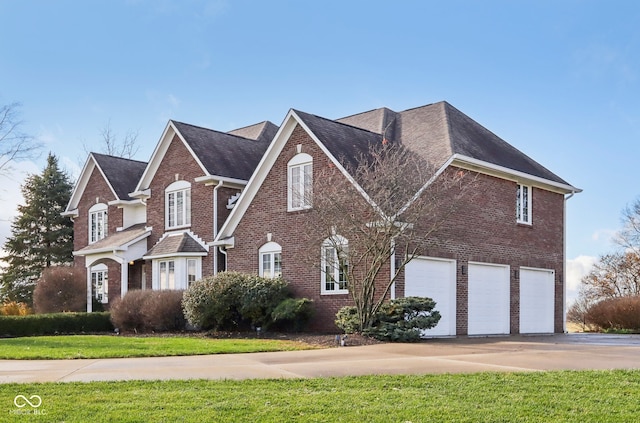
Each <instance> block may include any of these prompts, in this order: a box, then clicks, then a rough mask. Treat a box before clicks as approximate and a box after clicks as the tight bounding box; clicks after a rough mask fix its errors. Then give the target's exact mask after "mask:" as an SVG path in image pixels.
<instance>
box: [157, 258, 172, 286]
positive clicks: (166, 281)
mask: <svg viewBox="0 0 640 423" xmlns="http://www.w3.org/2000/svg"><path fill="white" fill-rule="evenodd" d="M158 277H159V279H160V289H161V290H164V289H176V262H175V261H173V260H164V261H161V262H158Z"/></svg>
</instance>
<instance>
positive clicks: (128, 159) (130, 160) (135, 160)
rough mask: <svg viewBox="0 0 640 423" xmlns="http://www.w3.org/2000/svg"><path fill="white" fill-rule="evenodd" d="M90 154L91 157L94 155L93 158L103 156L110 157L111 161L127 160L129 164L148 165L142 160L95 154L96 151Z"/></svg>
mask: <svg viewBox="0 0 640 423" xmlns="http://www.w3.org/2000/svg"><path fill="white" fill-rule="evenodd" d="M89 154H90V155H92V156H94V157H95V156H101V157H108V158H110V159H118V160H126V161H128V162H136V163H143V164H146V163H147V162H145V161H142V160H137V159H130V158H127V157H120V156H114V155H112V154H104V153H98V152H95V151H92V152H90V153H89Z"/></svg>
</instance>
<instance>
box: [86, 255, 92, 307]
mask: <svg viewBox="0 0 640 423" xmlns="http://www.w3.org/2000/svg"><path fill="white" fill-rule="evenodd" d="M91 288H92V287H91V266H90V265H89V266H87V313H91V312H92V311H93V292H91V291H92V289H91Z"/></svg>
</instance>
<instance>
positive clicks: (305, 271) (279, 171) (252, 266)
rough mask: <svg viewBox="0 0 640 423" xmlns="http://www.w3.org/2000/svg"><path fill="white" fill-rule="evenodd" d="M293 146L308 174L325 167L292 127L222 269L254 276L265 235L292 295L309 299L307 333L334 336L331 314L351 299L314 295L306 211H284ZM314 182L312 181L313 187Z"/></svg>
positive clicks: (316, 249)
mask: <svg viewBox="0 0 640 423" xmlns="http://www.w3.org/2000/svg"><path fill="white" fill-rule="evenodd" d="M298 144H301V145H302V152H303V153H306V154H309V155H311V156H312V157H313V172H314V175H317V174H318V173H319V170H320V169H321V168H323V167H325V166H328V164H329V159H328V157H326V156H325V155H324V153H323V152H322V151H321V150H320V149H319V148H318V146H317V145H316V144H315V142H314V141H313V140H311V138H310V137H309V136H308V135H307V133H306V132H305V131H304V130H303V129H302V128H301V127H299V126H298V127H296V128H295V129H294V131H293V133H292V135H291V137H290V139H289V141H288V142H287V144H286V146H285V147H284V149H283V151H282V153H281V154H280V157H278V158H277V160H276V162H275V164H274V166H273V167H272V169H271V171H270V172H269V174H268V176H267V177H266V179H265V181H264V183H263V185H262V186H261V187H260V189H259V191H258V193H257V195H256V197H255V198H254V200H253V202H252V203H251V205H250V206H249V208H248V210H247V212H246V213H245V214H244V216H243V217H242V219H241V222H240V224H239V225H238V228H237V229H236V232H235V233H234V237H235V247H234V248H231V249H229V250H228V254H229V256H228V259H229V261H228V269H229V270H234V271H242V272H250V273H258V271H259V263H258V249H259V248H260V247H261V246H262V245H263V244H265V243H266V242H268V240H267V234H268V233H271V234H272V238H271V241H274V242H277V243H278V244H280V246H281V247H282V276H283V278H284V279H285V280H286V281H288V282H289V284H290V286H291V287H292V289H293V291H294V294H295V296H296V297H306V298H310V299H312V300H313V301H314V308H315V315H314V318H313V321H312V323H311V325H310V329H311V330H315V331H321V332H336V331H337V328H336V326H335V324H334V321H335V314H336V313H337V311H338V310H339V309H340V308H341V307H343V306H345V305H351V304H352V301H351V298H350V296H349V294H339V295H335V294H333V295H321V294H320V291H321V273H320V270H319V268H317V267H315V266H314V265H313V263H312V260H315V261H316V262H319V260H320V250H321V248H320V244H318V245H316V246H310V245H309V241H308V238H307V237H306V235H305V233H304V229H303V228H304V225H306V224H308V222H309V215H308V212H306V211H295V212H288V211H287V163H288V162H289V160H290V159H291V158H292V157H294V156H295V155H296V154H297V150H296V145H298ZM317 183H318V181H317V180H316V181H314V186H315V185H317ZM353 198H354V200H356V199H357V198H359V197H358V194H355V192H354V196H353ZM343 235H346V234H343ZM347 238H348V236H347ZM313 255H316V256H317V257H315V258H314V257H313ZM310 256H312V257H310ZM388 272H389V269H388V267H387V268H385V269H383V272H382V273H383V274H382V275H381V280H388V278H389V275H388Z"/></svg>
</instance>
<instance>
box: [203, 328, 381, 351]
mask: <svg viewBox="0 0 640 423" xmlns="http://www.w3.org/2000/svg"><path fill="white" fill-rule="evenodd" d="M205 336H207V337H210V338H220V339H223V338H264V339H282V340H289V341H298V342H304V343H306V344H309V345H315V346H318V347H323V348H331V347H339V346H341V343H342V340H344V346H359V345H374V344H381V343H382V341H378V340H377V339H373V338H369V337H368V336H363V335H359V334H350V335H336V334H316V333H280V332H266V333H261V334H260V335H259V336H258V335H257V334H256V333H255V332H208V333H206V334H205ZM336 337H337V338H336Z"/></svg>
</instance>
